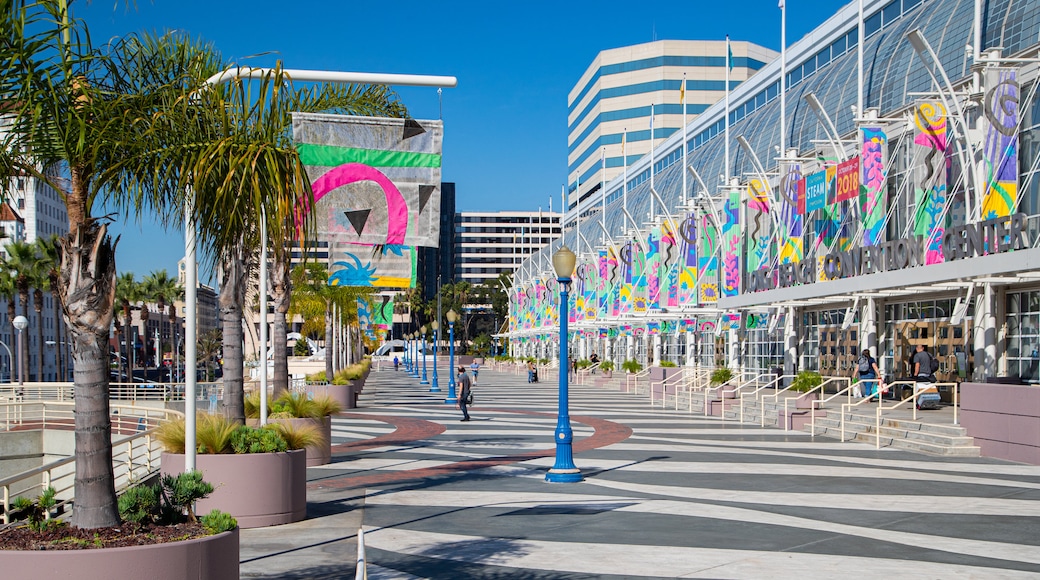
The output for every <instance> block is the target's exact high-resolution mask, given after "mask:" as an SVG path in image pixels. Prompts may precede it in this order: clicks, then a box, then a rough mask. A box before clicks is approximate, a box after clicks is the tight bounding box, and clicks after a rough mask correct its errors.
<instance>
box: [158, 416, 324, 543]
mask: <svg viewBox="0 0 1040 580" xmlns="http://www.w3.org/2000/svg"><path fill="white" fill-rule="evenodd" d="M196 427H197V428H196V431H195V437H196V443H197V451H198V455H196V457H195V466H196V469H198V470H199V471H201V472H202V473H203V474H204V476H205V477H206V479H207V480H208V481H211V482H213V484H214V486H215V490H214V492H213V495H212V496H211V497H209V498H207V499H205V500H202V501H200V502H199V503H198V508H199V509H200V510H206V509H209V508H210V507H212V506H220V507H221V509H224V510H226V511H228V512H229V513H230V514H231V515H233V516H235V518H237V519H238V522H239V525H240V526H241V527H243V528H255V527H261V526H270V525H276V524H286V523H291V522H296V521H299V520H302V519H303V518H304V517H306V515H307V490H306V484H307V466H306V461H307V455H306V451H305V450H304V449H305V448H306V447H307V446H309V445H313V444H315V443H316V442H317V441H319V440H320V438H321V434H320V433H319V432H318V431H317V430H316V429H314V428H313V427H312V426H301V425H293V424H291V423H270V424H268V425H266V426H264V427H260V428H256V427H249V426H246V425H238V424H235V423H234V422H232V421H231V420H230V419H228V418H226V417H224V416H223V415H210V414H205V413H202V414H199V415H198V418H197V421H196ZM156 437H157V438H158V440H159V442H160V443H162V445H163V448H164V450H165V451H164V453H163V456H162V471H163V473H179V472H181V471H183V470H184V420H183V419H182V420H177V421H169V422H167V423H164V424H163V425H161V426H160V427H159V429H158V430H157V432H156Z"/></svg>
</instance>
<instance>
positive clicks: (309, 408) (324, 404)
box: [245, 391, 343, 467]
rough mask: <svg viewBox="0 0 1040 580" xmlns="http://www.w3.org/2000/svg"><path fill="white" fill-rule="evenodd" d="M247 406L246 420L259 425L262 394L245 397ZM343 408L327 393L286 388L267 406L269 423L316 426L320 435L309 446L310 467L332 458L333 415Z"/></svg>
mask: <svg viewBox="0 0 1040 580" xmlns="http://www.w3.org/2000/svg"><path fill="white" fill-rule="evenodd" d="M245 406H246V419H247V421H249V422H250V424H254V422H255V423H256V424H259V422H260V393H257V392H254V393H251V394H250V395H249V396H248V397H246V398H245ZM342 410H343V406H342V405H341V404H340V403H339V402H338V401H336V400H335V399H333V398H332V397H330V396H328V395H318V396H316V397H314V398H311V397H310V396H309V394H308V393H293V392H290V391H284V392H283V393H282V394H281V395H279V396H278V398H277V399H275V400H274V401H272V402H271V405H270V407H268V409H267V421H266V422H271V423H278V424H290V425H293V426H297V427H302V426H310V427H313V428H314V429H317V431H318V433H320V435H321V437H320V439H319V440H317V441H315V442H313V443H312V444H310V445H308V446H307V467H313V466H315V465H326V464H327V463H329V462H330V461H332V416H333V415H335V414H337V413H339V412H340V411H342Z"/></svg>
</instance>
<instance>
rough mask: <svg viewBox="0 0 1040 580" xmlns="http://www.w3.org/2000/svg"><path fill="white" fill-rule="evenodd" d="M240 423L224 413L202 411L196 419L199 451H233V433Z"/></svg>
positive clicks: (196, 436) (196, 440)
mask: <svg viewBox="0 0 1040 580" xmlns="http://www.w3.org/2000/svg"><path fill="white" fill-rule="evenodd" d="M237 428H238V424H237V423H235V422H234V421H232V420H231V419H228V418H227V417H225V416H224V415H219V414H216V413H200V414H199V415H197V416H196V419H195V444H196V447H197V450H198V452H199V453H231V452H232V451H231V434H232V433H234V432H235V429H237Z"/></svg>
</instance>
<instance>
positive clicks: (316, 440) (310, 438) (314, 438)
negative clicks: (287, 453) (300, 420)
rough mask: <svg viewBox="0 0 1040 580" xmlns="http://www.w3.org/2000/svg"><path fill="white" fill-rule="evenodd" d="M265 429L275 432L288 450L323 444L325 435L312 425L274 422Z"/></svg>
mask: <svg viewBox="0 0 1040 580" xmlns="http://www.w3.org/2000/svg"><path fill="white" fill-rule="evenodd" d="M266 428H268V429H273V430H274V431H276V432H277V433H278V436H279V437H281V438H282V439H283V440H284V441H285V444H286V446H287V447H288V448H289V449H305V448H307V447H312V446H314V445H324V444H325V435H324V434H323V433H322V432H321V431H320V430H319V429H318V428H317V427H315V426H314V425H313V424H300V425H295V424H293V423H289V422H286V423H282V422H275V423H270V424H268V425H267V427H266Z"/></svg>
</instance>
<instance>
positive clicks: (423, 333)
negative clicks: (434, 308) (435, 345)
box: [419, 324, 430, 385]
mask: <svg viewBox="0 0 1040 580" xmlns="http://www.w3.org/2000/svg"><path fill="white" fill-rule="evenodd" d="M419 335H420V336H422V380H421V381H419V384H420V385H428V384H430V381H428V380H427V379H426V325H425V324H424V325H422V326H420V327H419Z"/></svg>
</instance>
